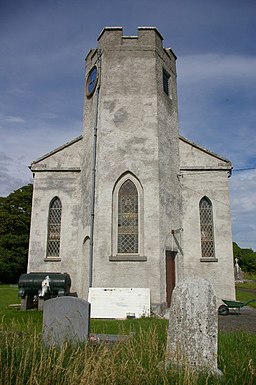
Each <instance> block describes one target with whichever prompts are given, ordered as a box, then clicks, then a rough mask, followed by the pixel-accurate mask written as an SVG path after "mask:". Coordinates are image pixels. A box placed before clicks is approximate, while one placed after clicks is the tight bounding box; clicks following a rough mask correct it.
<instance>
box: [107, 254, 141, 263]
mask: <svg viewBox="0 0 256 385" xmlns="http://www.w3.org/2000/svg"><path fill="white" fill-rule="evenodd" d="M109 261H110V262H119V261H120V262H146V261H147V257H145V256H142V255H132V254H130V255H129V254H123V255H121V254H118V255H110V257H109Z"/></svg>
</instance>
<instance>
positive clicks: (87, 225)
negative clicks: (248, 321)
mask: <svg viewBox="0 0 256 385" xmlns="http://www.w3.org/2000/svg"><path fill="white" fill-rule="evenodd" d="M162 40H163V38H162V36H161V35H160V33H159V32H158V30H157V29H156V28H153V27H140V28H138V36H123V32H122V28H120V27H109V28H105V29H104V30H103V31H102V33H101V34H100V36H99V38H98V48H97V49H93V50H91V51H90V52H89V53H88V55H87V58H86V78H85V79H86V80H85V102H84V116H83V121H84V123H83V126H84V128H83V130H84V131H83V135H82V136H81V137H79V138H76V139H74V140H73V141H72V142H70V143H67V144H66V145H64V146H62V147H60V148H58V149H57V150H54V151H52V152H51V153H49V154H47V155H45V156H43V157H42V158H40V159H38V160H37V161H35V162H33V163H32V166H31V169H32V171H33V173H34V175H35V183H34V196H33V211H32V225H31V238H30V253H29V264H28V271H45V272H46V271H48V272H51V271H61V272H64V271H65V272H68V273H69V274H70V275H71V279H72V286H73V289H75V290H76V291H77V292H78V294H79V296H81V297H83V298H87V295H88V288H89V287H103V288H104V287H106V288H110V287H113V288H118V287H119V288H124V287H126V288H130V287H133V288H150V296H151V306H152V308H153V309H158V310H159V309H161V308H164V307H166V306H168V305H169V304H170V299H171V292H172V289H173V287H174V286H175V282H177V281H179V280H181V279H183V278H185V277H186V276H190V275H191V276H192V275H195V276H202V277H203V278H206V279H209V280H210V281H212V283H213V284H214V285H215V286H216V291H217V294H218V295H219V297H221V296H223V297H227V296H228V297H230V298H234V280H233V268H232V241H231V226H230V211H229V197H228V183H227V178H228V176H229V173H230V170H231V163H230V162H229V161H227V160H226V159H224V158H222V157H220V156H218V155H216V154H213V153H211V152H209V151H208V150H206V149H203V148H202V147H200V146H198V145H196V144H194V143H192V142H189V141H188V140H187V139H185V138H183V137H181V136H179V132H178V116H177V110H178V109H177V84H176V56H175V55H174V53H173V52H172V50H171V49H165V48H163V46H162ZM46 191H47V193H45V192H46Z"/></svg>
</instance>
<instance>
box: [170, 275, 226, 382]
mask: <svg viewBox="0 0 256 385" xmlns="http://www.w3.org/2000/svg"><path fill="white" fill-rule="evenodd" d="M217 340H218V312H217V303H216V296H215V293H214V290H213V287H212V285H211V284H210V283H209V282H208V281H206V280H205V279H202V278H191V279H186V280H185V281H183V282H181V283H179V284H178V285H177V286H176V287H175V289H174V291H173V295H172V304H171V308H170V318H169V329H168V341H167V357H168V358H167V366H168V365H170V364H172V365H174V366H189V367H190V368H191V369H192V370H194V369H195V370H203V371H204V370H205V371H209V372H211V373H213V374H217V375H218V374H221V372H220V371H219V370H218V368H217Z"/></svg>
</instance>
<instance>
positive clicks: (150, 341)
mask: <svg viewBox="0 0 256 385" xmlns="http://www.w3.org/2000/svg"><path fill="white" fill-rule="evenodd" d="M4 289H5V290H4ZM16 294H17V289H16V288H12V287H9V288H8V287H4V286H0V314H1V315H2V322H0V385H73V384H75V385H126V384H127V385H128V384H129V385H168V384H170V385H211V384H212V385H220V384H223V385H224V384H225V385H236V384H239V385H254V384H256V374H255V373H256V335H253V334H246V333H229V334H220V336H219V353H218V362H219V368H220V369H221V370H222V372H223V377H222V378H220V379H216V378H213V377H211V376H208V375H206V374H203V373H202V374H198V373H195V372H192V371H191V370H188V369H187V368H185V369H184V370H183V371H179V372H177V371H175V369H174V368H172V367H171V366H170V367H169V368H168V370H164V368H163V363H164V361H165V354H166V353H165V352H166V347H165V344H166V338H167V328H168V321H166V320H162V319H157V318H144V319H136V320H124V321H117V320H92V321H91V332H92V333H108V334H119V333H120V334H129V333H130V332H133V333H134V336H133V337H131V338H129V339H128V340H127V341H126V342H122V343H116V344H114V345H108V344H104V343H102V344H99V345H96V346H95V345H92V344H81V345H79V346H70V345H67V344H64V345H63V346H62V348H61V349H56V348H54V347H53V348H46V347H45V346H44V345H43V344H42V341H41V323H42V312H38V311H34V310H33V311H27V312H21V311H19V310H17V309H10V308H8V304H10V303H18V301H17V297H16Z"/></svg>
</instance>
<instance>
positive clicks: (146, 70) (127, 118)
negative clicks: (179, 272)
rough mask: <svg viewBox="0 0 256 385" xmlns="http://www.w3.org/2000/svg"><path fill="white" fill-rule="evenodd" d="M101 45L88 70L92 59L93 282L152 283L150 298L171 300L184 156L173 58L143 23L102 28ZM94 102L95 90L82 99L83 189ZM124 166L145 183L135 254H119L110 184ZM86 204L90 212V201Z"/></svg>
mask: <svg viewBox="0 0 256 385" xmlns="http://www.w3.org/2000/svg"><path fill="white" fill-rule="evenodd" d="M99 48H100V50H101V51H100V53H101V59H100V62H99V61H98V62H97V60H98V56H97V55H98V54H99V52H98V54H96V53H95V51H91V53H90V54H89V56H88V58H87V70H88V71H89V70H90V68H91V67H92V66H93V65H94V64H95V63H97V64H98V66H100V68H101V75H100V90H99V104H98V121H97V125H98V126H97V129H98V130H97V167H96V169H97V172H96V195H95V198H96V199H95V231H94V261H93V267H94V270H93V286H96V287H97V286H103V287H150V288H151V299H152V303H158V304H159V303H163V302H165V300H166V294H165V247H166V246H167V245H169V243H170V230H171V227H172V226H176V224H177V223H178V219H177V217H178V208H177V202H176V200H175V198H174V197H175V195H176V194H177V188H178V187H177V172H178V171H177V170H178V164H179V159H178V139H177V138H178V130H177V107H176V103H177V98H176V72H175V59H176V58H175V56H174V55H173V54H172V53H171V52H169V53H167V52H166V51H165V50H163V48H162V41H161V36H160V35H159V34H158V32H157V31H156V30H155V29H150V28H149V29H148V30H144V29H141V30H139V34H138V37H123V36H122V31H119V30H118V29H116V30H115V29H113V30H111V29H109V30H105V31H104V33H103V34H102V35H101V37H100V39H99ZM163 67H165V69H166V70H168V72H170V74H171V77H172V81H171V82H170V83H172V87H171V93H172V95H171V96H170V97H169V96H167V95H165V94H164V92H163ZM162 103H164V106H163V107H162V106H161V105H162ZM95 107H96V94H95V93H94V96H93V97H92V98H90V99H86V100H85V120H84V125H85V126H84V146H85V154H86V155H85V157H86V160H85V163H86V167H87V168H86V170H85V169H84V170H83V177H82V181H83V182H82V189H83V191H84V194H85V195H89V196H90V188H91V179H90V173H89V172H88V165H90V164H91V158H92V156H91V155H90V153H92V135H93V124H94V113H95ZM170 107H171V108H170ZM170 110H171V112H170ZM170 154H172V156H173V157H171V158H170ZM89 170H90V166H89ZM127 172H129V173H130V174H131V175H133V176H134V177H135V178H136V179H137V181H138V183H140V185H141V194H142V195H143V199H142V202H143V210H142V212H143V214H142V216H143V218H141V220H143V226H142V229H141V232H140V238H141V242H140V244H141V248H140V253H139V254H140V255H139V257H140V258H138V259H137V260H136V261H134V260H133V261H131V260H129V256H128V260H120V259H119V260H118V258H119V257H120V256H118V255H116V254H115V253H114V250H113V242H115V240H113V205H114V201H113V191H114V186H115V184H116V183H117V181H118V180H119V178H121V177H122V176H123V175H125V173H127ZM86 211H87V212H88V213H89V205H88V206H87V207H86V209H85V212H86ZM87 217H88V216H87ZM87 223H88V222H86V221H85V223H84V228H86V226H87Z"/></svg>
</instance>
